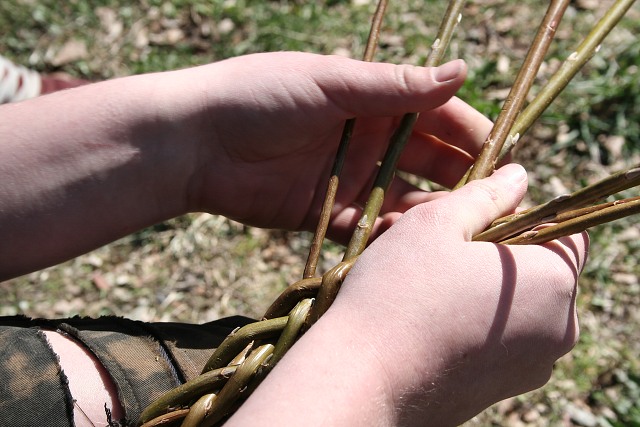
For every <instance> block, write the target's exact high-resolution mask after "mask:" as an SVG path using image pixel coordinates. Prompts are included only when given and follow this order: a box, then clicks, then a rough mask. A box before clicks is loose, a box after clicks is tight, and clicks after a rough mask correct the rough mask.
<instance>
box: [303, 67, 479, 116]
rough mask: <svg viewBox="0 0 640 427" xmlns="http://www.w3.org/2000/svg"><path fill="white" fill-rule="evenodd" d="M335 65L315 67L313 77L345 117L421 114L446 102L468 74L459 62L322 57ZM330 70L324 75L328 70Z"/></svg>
mask: <svg viewBox="0 0 640 427" xmlns="http://www.w3.org/2000/svg"><path fill="white" fill-rule="evenodd" d="M324 59H325V60H327V61H332V62H334V63H333V64H326V65H330V66H329V67H327V68H325V67H318V68H317V74H316V76H314V77H315V79H316V82H317V84H318V85H319V86H320V87H321V88H322V90H323V92H324V93H325V95H326V97H327V98H329V99H330V100H331V101H332V102H335V103H336V104H337V106H338V107H339V108H340V109H341V110H343V111H344V112H345V113H346V114H347V117H356V116H397V115H401V114H405V113H407V112H424V111H428V110H432V109H434V108H436V107H439V106H440V105H442V104H444V103H446V102H447V101H448V100H449V99H450V98H451V97H452V96H453V95H455V93H456V92H457V91H458V89H460V86H462V83H463V82H464V79H465V77H466V74H467V66H466V64H465V62H464V61H463V60H461V59H457V60H454V61H450V62H447V63H446V64H443V65H441V66H439V67H416V66H412V65H393V64H385V63H368V62H362V61H355V60H352V59H346V58H337V57H325V58H324ZM328 68H329V69H331V70H332V71H331V72H329V73H327V72H326V71H327V69H328Z"/></svg>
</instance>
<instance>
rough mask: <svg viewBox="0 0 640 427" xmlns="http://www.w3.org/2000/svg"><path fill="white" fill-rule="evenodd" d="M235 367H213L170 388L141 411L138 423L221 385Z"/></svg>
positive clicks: (147, 420) (177, 406) (155, 416)
mask: <svg viewBox="0 0 640 427" xmlns="http://www.w3.org/2000/svg"><path fill="white" fill-rule="evenodd" d="M236 369H237V367H236V366H225V367H224V368H220V369H215V370H213V371H209V372H206V373H204V374H202V375H199V376H197V377H195V378H194V379H192V380H191V381H187V382H186V383H184V384H182V385H180V386H178V387H176V388H174V389H172V390H170V391H169V392H167V393H165V394H163V395H162V396H161V397H160V398H158V399H157V400H156V401H155V402H153V404H152V405H149V406H148V407H147V408H146V409H145V410H144V411H143V412H142V414H141V415H140V421H139V424H142V425H146V423H150V421H151V420H153V419H155V418H157V417H161V416H162V415H164V414H165V413H166V412H167V410H168V409H169V408H180V407H182V406H185V405H187V404H188V403H189V402H191V401H193V400H195V399H197V398H198V397H200V396H201V395H202V394H203V393H207V392H210V391H211V390H215V389H217V388H219V387H221V386H223V385H224V384H225V383H226V381H227V380H228V379H229V378H230V377H231V375H233V373H234V372H235V371H236ZM152 425H153V424H152Z"/></svg>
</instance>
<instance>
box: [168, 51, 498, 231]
mask: <svg viewBox="0 0 640 427" xmlns="http://www.w3.org/2000/svg"><path fill="white" fill-rule="evenodd" d="M437 72H438V71H437V70H429V69H425V68H419V67H412V66H395V65H391V64H369V63H364V62H361V61H355V60H350V59H346V58H339V57H326V56H319V55H312V54H304V53H270V54H258V55H250V56H245V57H240V58H234V59H230V60H227V61H222V62H219V63H216V64H212V65H209V66H205V67H200V68H196V69H193V70H187V71H181V72H178V73H180V74H176V75H175V76H172V79H174V80H175V79H177V78H182V79H184V80H185V81H186V80H188V81H189V82H198V84H197V85H195V84H193V83H192V84H177V83H176V85H175V86H176V87H179V88H181V90H182V91H183V93H186V94H188V96H190V97H192V96H195V95H193V94H194V93H198V94H200V95H199V96H200V97H201V101H200V102H199V103H195V104H196V105H200V104H202V105H205V106H206V107H205V109H203V110H201V111H199V112H198V113H199V114H200V115H198V116H197V117H198V120H197V122H196V123H197V125H196V126H198V129H199V134H200V135H202V139H201V140H199V145H200V147H201V150H200V153H201V156H199V160H200V161H199V165H198V167H197V168H196V171H197V172H196V173H195V174H194V177H193V178H192V179H191V182H192V187H191V188H192V191H190V196H191V197H190V200H191V201H192V202H191V206H190V208H189V209H190V210H206V211H210V212H213V213H219V214H223V215H225V216H229V217H231V218H234V219H236V220H239V221H242V222H244V223H247V224H251V225H257V226H261V227H270V228H286V229H311V228H313V227H314V226H315V224H316V223H317V219H318V215H319V212H320V207H321V203H322V198H323V196H324V190H325V188H326V181H327V179H328V173H329V170H330V169H331V164H332V162H333V159H334V156H335V152H336V149H337V145H338V141H339V139H340V134H341V131H342V127H343V124H344V121H345V120H346V119H348V118H351V117H358V121H357V125H356V128H355V131H354V135H353V138H352V142H351V145H350V150H349V155H348V157H347V162H346V166H345V168H344V173H343V178H342V179H341V186H340V190H339V192H338V195H337V200H336V206H335V209H334V215H333V219H332V224H331V230H330V235H331V236H332V237H334V238H337V239H338V240H342V241H345V240H347V239H348V237H349V235H350V232H351V230H352V229H353V226H354V225H355V222H356V221H357V220H358V219H359V214H360V211H361V209H360V207H361V206H362V205H363V204H364V202H365V201H366V197H367V195H368V190H369V187H370V185H371V183H372V180H373V178H374V176H375V173H376V171H377V166H376V161H378V160H380V159H381V158H382V156H383V154H384V151H385V149H386V145H387V143H388V140H389V137H390V136H391V134H392V133H393V131H394V129H395V126H396V125H397V124H398V121H399V117H400V116H401V115H402V114H404V113H406V112H411V111H416V112H421V113H423V114H422V115H421V116H420V119H419V120H418V122H417V125H416V127H415V131H414V133H413V136H412V138H411V140H410V142H409V144H408V146H407V148H406V149H405V153H404V154H403V156H402V158H401V160H400V163H399V169H400V170H404V171H406V172H409V173H412V174H415V175H418V176H422V177H426V178H429V179H431V180H433V181H435V182H438V183H440V184H443V185H445V186H452V185H454V184H455V183H456V182H457V180H458V179H459V178H460V177H461V176H462V174H463V173H464V172H465V171H466V170H467V168H468V167H469V166H470V165H471V162H472V157H471V155H475V154H477V152H478V151H479V147H480V146H481V145H482V142H483V141H484V138H485V136H486V134H487V133H488V132H489V130H490V128H491V123H490V121H489V120H488V119H486V118H485V117H483V116H482V115H481V114H479V113H478V112H477V111H475V110H474V109H472V108H471V107H469V106H468V105H467V104H465V103H464V102H462V101H460V100H459V99H456V98H452V96H453V95H454V93H455V92H456V91H457V90H458V88H459V87H460V85H461V84H462V82H463V80H464V77H465V75H466V67H465V65H464V63H463V62H462V61H454V62H452V63H449V64H446V65H445V66H443V67H442V68H440V69H439V72H440V74H439V75H437ZM177 76H181V77H177ZM436 78H440V79H441V80H444V81H443V82H437V81H436ZM185 87H192V88H194V87H195V88H197V90H194V91H186V92H184V88H185ZM183 96H184V95H183ZM443 104H444V105H443ZM176 105H182V104H181V103H177V104H176ZM442 141H444V142H446V143H447V144H444V143H443V142H442ZM448 144H451V145H448ZM454 147H455V148H454ZM470 154H471V155H470ZM433 197H434V196H432V195H430V194H429V193H426V192H424V191H419V190H418V189H417V188H416V187H414V186H412V185H409V184H408V183H406V182H405V181H403V180H401V179H400V178H396V179H395V181H394V183H393V184H392V186H391V188H390V191H389V193H388V195H387V198H386V202H385V205H384V206H383V212H382V214H383V218H384V219H385V221H382V219H381V220H379V221H378V224H377V225H378V226H380V225H382V224H386V225H389V224H390V223H391V222H393V220H395V219H396V218H397V217H399V215H400V214H401V213H402V212H404V211H405V210H406V209H408V208H410V207H412V206H414V205H416V204H418V203H422V202H425V201H427V200H430V199H432V198H433ZM378 231H379V230H378Z"/></svg>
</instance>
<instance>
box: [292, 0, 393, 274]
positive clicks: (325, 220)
mask: <svg viewBox="0 0 640 427" xmlns="http://www.w3.org/2000/svg"><path fill="white" fill-rule="evenodd" d="M387 4H388V0H380V1H378V5H377V7H376V12H375V14H374V15H373V19H372V22H371V30H370V31H369V37H368V39H367V46H366V48H365V51H364V55H363V58H362V60H363V61H365V62H371V61H373V57H374V56H375V52H376V49H377V47H378V40H379V38H380V28H382V21H383V18H384V14H385V12H386V10H387ZM355 125H356V119H355V118H353V119H349V120H347V121H346V122H345V124H344V127H343V129H342V136H341V137H340V144H339V145H338V152H337V153H336V157H335V160H334V163H333V167H332V169H331V177H330V178H329V183H328V185H327V192H326V195H325V197H324V202H323V204H322V210H321V211H320V218H319V219H318V225H317V226H316V232H315V233H314V235H313V239H312V240H311V247H310V248H309V256H308V257H307V263H306V265H305V267H304V273H303V275H302V277H303V278H305V279H306V278H309V277H313V276H315V274H316V268H317V266H318V259H320V251H321V250H322V243H323V242H324V238H325V236H326V235H327V229H328V228H329V222H330V221H331V212H332V211H333V206H334V204H335V200H336V194H337V193H338V185H339V183H340V174H341V173H342V167H343V166H344V162H345V159H346V157H347V151H348V149H349V142H350V141H351V136H352V135H353V129H354V127H355Z"/></svg>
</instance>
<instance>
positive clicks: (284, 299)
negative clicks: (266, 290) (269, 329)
mask: <svg viewBox="0 0 640 427" xmlns="http://www.w3.org/2000/svg"><path fill="white" fill-rule="evenodd" d="M321 284H322V277H309V278H307V279H302V280H299V281H297V282H296V283H294V284H293V285H290V286H288V287H287V288H286V289H285V290H284V291H283V292H282V293H281V294H280V295H279V296H278V298H276V300H275V301H274V302H273V303H272V304H271V306H269V308H268V309H267V311H266V312H265V313H264V316H263V317H264V318H265V319H273V318H274V317H281V316H286V315H287V313H289V312H290V311H291V310H292V309H293V307H295V306H296V304H297V303H298V301H300V300H302V299H305V298H315V296H316V295H317V294H318V289H320V285H321Z"/></svg>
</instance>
